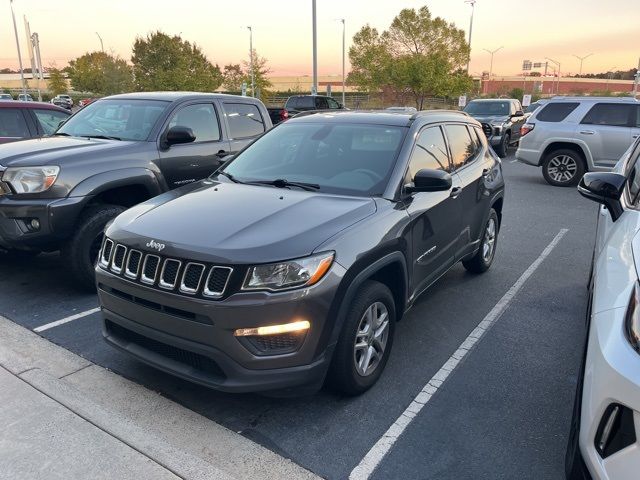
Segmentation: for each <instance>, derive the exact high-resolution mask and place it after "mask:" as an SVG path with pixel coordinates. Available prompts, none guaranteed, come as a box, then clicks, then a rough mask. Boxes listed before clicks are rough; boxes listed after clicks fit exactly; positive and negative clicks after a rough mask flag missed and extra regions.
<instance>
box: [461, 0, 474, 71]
mask: <svg viewBox="0 0 640 480" xmlns="http://www.w3.org/2000/svg"><path fill="white" fill-rule="evenodd" d="M464 3H468V4H469V5H471V21H470V23H469V59H468V60H467V75H469V64H470V63H471V33H472V32H473V12H474V10H475V6H476V0H465V1H464Z"/></svg>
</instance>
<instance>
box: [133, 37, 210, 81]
mask: <svg viewBox="0 0 640 480" xmlns="http://www.w3.org/2000/svg"><path fill="white" fill-rule="evenodd" d="M131 63H132V64H133V75H134V78H135V85H136V89H138V90H140V91H152V90H172V91H175V90H189V91H196V92H212V91H214V90H215V89H217V88H218V87H219V86H220V85H222V72H221V71H220V68H219V67H218V66H217V65H213V64H211V62H209V60H207V57H205V55H204V54H203V53H202V51H201V50H200V48H199V47H198V46H197V45H195V44H191V43H189V42H187V41H185V40H182V38H181V37H180V36H178V35H174V36H173V37H170V36H169V35H166V34H164V33H162V32H160V31H157V32H155V33H151V34H149V35H147V37H146V38H141V37H138V38H136V41H135V43H134V44H133V55H132V57H131Z"/></svg>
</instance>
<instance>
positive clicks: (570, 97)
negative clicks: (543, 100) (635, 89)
mask: <svg viewBox="0 0 640 480" xmlns="http://www.w3.org/2000/svg"><path fill="white" fill-rule="evenodd" d="M547 100H583V101H584V100H597V101H602V100H606V101H607V102H612V103H615V102H622V103H625V102H637V101H638V100H637V99H635V98H633V97H632V96H628V97H602V96H595V95H594V96H590V95H582V96H580V95H555V96H553V97H551V98H548V99H547Z"/></svg>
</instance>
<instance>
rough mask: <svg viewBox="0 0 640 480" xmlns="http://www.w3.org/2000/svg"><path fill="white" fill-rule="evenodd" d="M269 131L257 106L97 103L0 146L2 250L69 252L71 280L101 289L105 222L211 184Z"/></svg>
mask: <svg viewBox="0 0 640 480" xmlns="http://www.w3.org/2000/svg"><path fill="white" fill-rule="evenodd" d="M49 107H50V108H55V107H53V106H52V105H49ZM269 128H271V121H270V120H269V118H268V115H267V111H266V109H265V107H264V105H263V104H262V103H261V102H260V101H259V100H256V99H253V98H244V97H236V96H232V95H221V94H200V93H176V92H160V93H132V94H125V95H115V96H112V97H108V98H104V99H101V100H98V101H96V102H94V103H92V104H91V105H89V106H87V107H85V108H83V109H82V110H80V111H79V112H77V113H76V114H75V115H74V116H72V117H71V118H70V119H69V121H67V122H66V123H65V124H64V125H62V126H61V127H60V128H59V129H58V130H57V131H56V132H55V133H54V134H53V136H51V137H49V138H44V139H41V140H38V141H33V140H32V141H25V142H20V143H16V144H10V145H0V174H1V177H0V187H1V188H0V190H1V191H2V192H3V193H4V194H3V195H0V247H2V248H5V249H9V250H19V251H32V252H33V251H35V252H37V251H40V250H43V251H54V250H62V254H63V256H64V258H65V268H66V269H67V271H68V272H70V274H71V275H72V276H73V278H75V279H76V281H77V282H78V284H79V285H82V286H85V287H89V288H94V289H95V282H94V273H93V266H94V263H95V259H96V258H97V256H98V250H99V249H100V243H101V241H102V232H103V230H104V226H105V225H106V224H107V222H109V221H110V220H111V219H112V218H114V217H115V216H116V215H118V214H119V213H121V212H123V211H124V210H125V209H126V208H129V207H131V206H133V205H135V204H137V203H140V202H142V201H144V200H147V199H149V198H151V197H153V196H155V195H158V194H160V193H162V192H165V191H167V190H169V189H172V188H175V187H178V186H181V185H185V184H187V183H192V182H195V181H196V180H200V179H202V178H205V177H207V176H208V175H210V174H211V173H212V172H213V171H214V170H216V168H218V167H219V166H220V165H221V164H222V163H223V161H224V160H223V159H224V158H225V157H226V156H228V155H229V154H233V153H234V152H237V151H238V150H240V149H242V148H243V147H245V146H246V145H247V144H249V143H250V142H251V141H253V140H254V139H255V138H256V137H258V136H260V135H262V134H263V133H264V132H265V131H266V130H268V129H269Z"/></svg>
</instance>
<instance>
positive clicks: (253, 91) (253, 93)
mask: <svg viewBox="0 0 640 480" xmlns="http://www.w3.org/2000/svg"><path fill="white" fill-rule="evenodd" d="M247 28H248V29H249V61H250V65H251V67H250V68H251V96H252V97H255V96H256V75H255V71H254V70H253V57H254V55H253V27H247Z"/></svg>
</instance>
